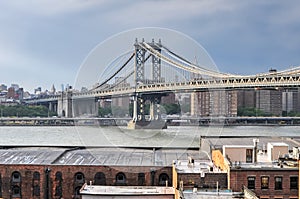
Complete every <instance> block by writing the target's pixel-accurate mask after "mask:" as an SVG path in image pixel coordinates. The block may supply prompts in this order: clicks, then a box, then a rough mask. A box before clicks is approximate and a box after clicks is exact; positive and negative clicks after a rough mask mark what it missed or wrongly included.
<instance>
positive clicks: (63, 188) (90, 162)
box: [0, 147, 197, 199]
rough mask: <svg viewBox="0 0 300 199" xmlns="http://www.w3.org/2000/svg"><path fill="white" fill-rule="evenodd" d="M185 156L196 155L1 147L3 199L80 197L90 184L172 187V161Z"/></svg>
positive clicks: (0, 163)
mask: <svg viewBox="0 0 300 199" xmlns="http://www.w3.org/2000/svg"><path fill="white" fill-rule="evenodd" d="M187 154H195V157H197V151H190V150H180V149H176V150H174V149H170V150H168V149H161V150H155V151H153V149H151V150H147V149H120V148H94V149H81V148H75V149H64V148H35V147H33V148H16V149H14V148H13V149H1V150H0V198H5V199H6V198H26V199H30V198H32V199H41V198H49V199H50V198H53V199H59V198H68V199H71V198H81V196H80V195H79V190H80V188H81V187H82V186H83V185H84V183H90V182H92V184H94V185H106V186H166V181H167V182H168V186H172V160H173V159H176V158H177V157H183V158H187ZM170 161H171V162H170Z"/></svg>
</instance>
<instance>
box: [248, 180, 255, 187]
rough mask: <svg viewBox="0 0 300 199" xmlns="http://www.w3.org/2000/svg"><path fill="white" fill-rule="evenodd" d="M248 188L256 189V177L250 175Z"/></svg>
mask: <svg viewBox="0 0 300 199" xmlns="http://www.w3.org/2000/svg"><path fill="white" fill-rule="evenodd" d="M248 189H255V177H248Z"/></svg>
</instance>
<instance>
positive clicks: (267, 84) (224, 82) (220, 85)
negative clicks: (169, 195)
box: [73, 74, 300, 99]
mask: <svg viewBox="0 0 300 199" xmlns="http://www.w3.org/2000/svg"><path fill="white" fill-rule="evenodd" d="M299 86H300V74H299V75H294V76H286V77H285V76H278V77H275V76H273V77H251V78H223V79H208V80H192V81H187V82H177V83H156V84H142V85H139V86H137V87H136V88H133V87H123V88H114V89H107V90H99V91H92V92H86V93H74V94H73V98H74V99H76V98H85V97H108V96H122V95H131V94H134V93H151V92H170V91H189V90H191V91H194V90H207V89H234V88H277V87H299Z"/></svg>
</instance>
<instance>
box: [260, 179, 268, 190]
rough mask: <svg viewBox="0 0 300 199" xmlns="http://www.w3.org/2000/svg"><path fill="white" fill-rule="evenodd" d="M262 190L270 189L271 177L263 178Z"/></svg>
mask: <svg viewBox="0 0 300 199" xmlns="http://www.w3.org/2000/svg"><path fill="white" fill-rule="evenodd" d="M261 189H269V177H268V176H262V177H261Z"/></svg>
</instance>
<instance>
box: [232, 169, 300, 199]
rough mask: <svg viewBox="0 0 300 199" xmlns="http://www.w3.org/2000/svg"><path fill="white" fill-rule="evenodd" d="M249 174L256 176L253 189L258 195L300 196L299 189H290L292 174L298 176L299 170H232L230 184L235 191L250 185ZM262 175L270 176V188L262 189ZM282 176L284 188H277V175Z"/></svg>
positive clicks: (274, 196) (270, 196)
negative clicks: (299, 194)
mask: <svg viewBox="0 0 300 199" xmlns="http://www.w3.org/2000/svg"><path fill="white" fill-rule="evenodd" d="M248 176H253V177H255V189H254V190H252V191H253V192H254V193H256V194H257V196H269V198H270V199H272V198H276V197H277V198H278V197H279V198H280V197H281V198H291V197H292V198H294V197H296V198H297V197H298V190H295V189H290V176H298V170H297V169H293V170H288V169H286V170H284V169H278V170H277V169H276V170H271V169H269V170H263V169H261V170H239V169H233V170H231V171H230V184H231V189H232V190H233V191H241V190H242V188H243V186H244V185H245V186H247V185H248ZM261 176H268V177H269V189H261ZM276 176H281V177H282V178H283V181H282V190H275V177H276Z"/></svg>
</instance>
